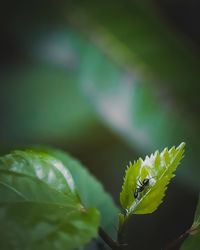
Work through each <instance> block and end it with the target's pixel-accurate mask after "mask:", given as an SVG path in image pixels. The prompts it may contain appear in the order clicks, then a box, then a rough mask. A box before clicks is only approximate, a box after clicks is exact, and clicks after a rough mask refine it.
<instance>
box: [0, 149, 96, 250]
mask: <svg viewBox="0 0 200 250" xmlns="http://www.w3.org/2000/svg"><path fill="white" fill-rule="evenodd" d="M0 225H1V226H0V233H1V239H2V240H1V242H0V248H1V249H27V248H28V249H41V250H43V249H52V250H53V249H58V250H60V249H69V250H70V249H75V248H79V247H82V246H83V245H84V244H86V243H87V242H88V241H89V240H90V239H91V238H92V237H95V236H96V235H97V228H98V225H99V212H98V211H97V210H96V209H94V208H89V209H85V208H84V207H83V205H82V204H81V203H80V199H79V196H78V195H77V190H76V188H75V184H74V181H73V179H72V177H71V174H70V172H69V170H68V169H67V168H66V167H65V166H64V165H63V164H62V162H61V161H59V160H57V159H56V158H54V157H52V156H50V155H48V154H46V153H40V152H34V151H33V150H28V151H14V152H13V153H11V154H8V155H6V156H3V157H1V158H0Z"/></svg>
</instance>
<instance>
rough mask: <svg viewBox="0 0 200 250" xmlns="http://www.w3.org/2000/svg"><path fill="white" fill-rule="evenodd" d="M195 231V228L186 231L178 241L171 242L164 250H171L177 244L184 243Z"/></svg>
mask: <svg viewBox="0 0 200 250" xmlns="http://www.w3.org/2000/svg"><path fill="white" fill-rule="evenodd" d="M193 231H195V228H192V227H191V228H189V229H188V230H186V231H185V232H184V233H183V234H181V235H180V236H179V237H178V239H176V240H174V241H172V242H170V243H169V244H167V246H166V247H165V248H163V250H169V249H171V248H172V247H175V246H176V245H177V244H179V243H180V242H181V241H183V240H185V239H186V238H187V237H188V235H189V234H190V233H191V232H193Z"/></svg>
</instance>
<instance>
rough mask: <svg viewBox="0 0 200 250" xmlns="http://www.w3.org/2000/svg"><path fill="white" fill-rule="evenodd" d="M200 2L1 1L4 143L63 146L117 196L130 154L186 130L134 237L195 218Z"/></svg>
mask: <svg viewBox="0 0 200 250" xmlns="http://www.w3.org/2000/svg"><path fill="white" fill-rule="evenodd" d="M199 10H200V3H199V2H198V1H195V0H192V1H178V0H174V1H171V0H170V1H166V0H162V1H157V0H146V1H141V0H140V1H138V0H136V1H129V0H125V1H123V2H122V1H109V2H108V1H104V0H103V1H101V2H98V1H61V0H59V1H53V0H49V1H22V0H20V1H9V2H8V1H7V2H6V3H4V4H3V5H2V8H1V12H2V13H1V19H2V20H1V24H2V29H1V30H2V33H1V46H0V51H1V57H0V62H1V63H0V117H1V124H0V149H1V152H2V153H4V152H8V151H9V150H10V149H13V148H19V147H22V146H23V147H24V146H28V145H33V144H38V145H40V144H48V145H51V146H56V147H59V148H62V149H64V150H66V151H68V152H69V153H71V154H72V155H73V156H75V157H76V158H78V159H79V160H80V161H81V162H83V163H84V164H85V165H86V166H87V167H88V168H89V169H90V171H91V172H92V173H93V174H94V175H95V176H96V177H97V178H98V179H99V180H101V182H102V183H103V184H104V186H105V188H106V189H107V190H108V191H109V192H110V193H111V194H112V196H113V197H114V199H115V201H116V203H117V204H119V201H118V195H119V192H120V188H121V184H122V176H123V174H124V170H125V167H126V165H127V164H128V162H129V161H133V160H134V159H137V158H138V157H139V156H145V155H146V154H149V153H151V152H153V151H154V150H156V149H159V150H162V149H163V148H164V147H166V146H169V147H171V146H172V145H179V143H180V142H182V141H185V142H186V144H187V148H186V157H185V159H184V161H183V164H182V166H181V167H180V169H179V170H178V171H177V177H176V178H175V179H174V180H173V182H172V184H170V187H169V191H168V193H167V197H166V199H165V202H164V203H163V204H162V205H161V207H160V209H159V210H158V211H157V212H155V213H154V214H152V215H145V216H134V217H133V218H132V220H131V222H130V225H129V230H128V235H127V241H128V243H129V244H130V245H131V244H134V246H135V249H143V250H145V249H153V250H156V249H161V247H163V246H164V245H165V244H166V243H167V242H168V241H170V240H172V239H174V238H176V237H177V236H179V235H180V234H181V233H182V232H183V231H184V230H186V229H187V228H188V227H189V225H190V224H191V222H192V218H193V212H194V210H195V205H196V200H197V193H198V190H199V188H200V182H199V177H200V169H199V162H200V156H199V144H200V143H199V138H198V137H199V125H200V124H199V116H198V114H199V110H200V102H199V93H200V88H199V82H200V32H199V23H200V16H199ZM105 205H106V204H105ZM91 248H92V249H93V248H94V246H91Z"/></svg>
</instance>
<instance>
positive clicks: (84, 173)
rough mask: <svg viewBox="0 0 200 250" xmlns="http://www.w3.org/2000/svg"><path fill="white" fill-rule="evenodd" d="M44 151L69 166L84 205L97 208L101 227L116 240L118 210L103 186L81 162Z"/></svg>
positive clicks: (47, 150)
mask: <svg viewBox="0 0 200 250" xmlns="http://www.w3.org/2000/svg"><path fill="white" fill-rule="evenodd" d="M42 150H43V151H45V152H47V153H49V154H50V155H52V156H54V157H56V158H57V159H59V160H60V161H62V163H63V164H64V165H65V166H67V168H68V169H69V171H70V173H71V174H72V176H73V179H74V182H75V186H76V188H77V191H78V193H79V195H80V198H81V202H82V203H83V205H84V206H85V207H86V208H89V207H96V208H97V209H98V210H99V212H100V214H101V226H102V227H103V229H104V230H105V231H106V232H107V233H109V234H110V235H111V236H112V237H113V238H116V228H117V224H116V223H117V214H118V208H117V207H116V206H115V204H114V202H113V200H112V198H111V196H110V195H109V194H108V193H106V192H105V190H104V188H103V186H102V184H101V183H100V182H99V181H97V179H96V178H95V177H94V176H92V175H91V174H90V173H89V172H88V170H87V169H86V168H85V167H84V166H83V165H82V164H81V163H80V162H79V161H77V160H75V159H73V158H72V157H71V156H69V155H68V154H67V153H65V152H63V151H61V150H56V149H52V148H44V147H43V148H42ZM97 194H98V195H97ZM105 204H106V205H105Z"/></svg>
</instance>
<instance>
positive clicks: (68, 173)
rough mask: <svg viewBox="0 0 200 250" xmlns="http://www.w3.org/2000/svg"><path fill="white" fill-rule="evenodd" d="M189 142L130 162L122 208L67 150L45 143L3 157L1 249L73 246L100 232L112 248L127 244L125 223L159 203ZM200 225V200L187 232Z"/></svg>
mask: <svg viewBox="0 0 200 250" xmlns="http://www.w3.org/2000/svg"><path fill="white" fill-rule="evenodd" d="M184 147H185V143H181V144H180V146H179V147H177V148H175V147H172V148H171V149H170V150H168V149H167V148H166V149H164V150H163V151H162V152H161V153H159V152H158V151H156V152H155V153H154V154H152V155H151V156H150V157H148V156H146V158H145V160H142V159H139V160H137V161H135V162H134V163H133V164H132V163H130V164H129V166H128V168H127V170H126V173H125V177H124V183H123V186H122V191H121V193H120V203H121V206H122V211H121V212H119V209H118V208H117V207H116V206H115V205H114V202H113V200H112V198H111V197H110V196H109V195H108V194H107V193H106V192H105V190H104V189H103V187H102V185H101V184H100V183H99V182H98V181H97V180H96V179H95V178H94V177H93V176H92V175H91V174H90V173H89V172H88V171H87V170H86V168H85V167H84V166H82V165H81V163H79V162H78V161H76V160H74V159H73V158H72V157H71V156H69V155H67V154H66V153H64V152H61V151H59V150H55V149H51V148H45V147H44V148H36V149H35V148H32V149H29V150H24V151H19V150H18V151H14V152H12V153H10V154H8V155H5V156H2V157H1V158H0V223H1V226H0V234H1V241H0V248H1V249H48V250H49V249H68V250H70V249H77V248H82V247H83V246H84V245H85V244H86V243H88V242H89V241H90V240H91V239H92V238H94V237H97V236H98V234H99V236H100V237H101V238H102V239H103V240H104V241H105V242H106V243H107V244H108V245H109V246H110V248H111V249H125V248H126V247H127V245H126V242H125V241H124V234H125V231H126V230H125V229H126V222H127V221H128V219H129V218H130V216H132V215H133V214H148V213H152V212H154V211H155V210H156V209H157V208H158V206H159V205H160V204H161V202H162V200H163V197H164V195H165V190H166V188H167V185H168V183H169V182H170V180H171V179H172V177H173V176H174V171H175V170H176V168H177V166H178V164H179V163H180V161H181V159H182V158H183V154H184ZM117 218H118V219H117ZM117 223H118V225H117ZM198 227H199V205H198V209H197V215H196V216H195V223H194V224H193V226H192V229H191V230H190V231H188V232H187V235H189V234H190V233H192V232H194V231H195V230H197V228H198ZM115 228H117V235H116V231H115ZM198 239H199V238H198ZM185 244H186V245H187V241H186V243H185ZM183 249H184V250H185V249H189V248H187V246H183ZM193 249H194V248H193Z"/></svg>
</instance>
